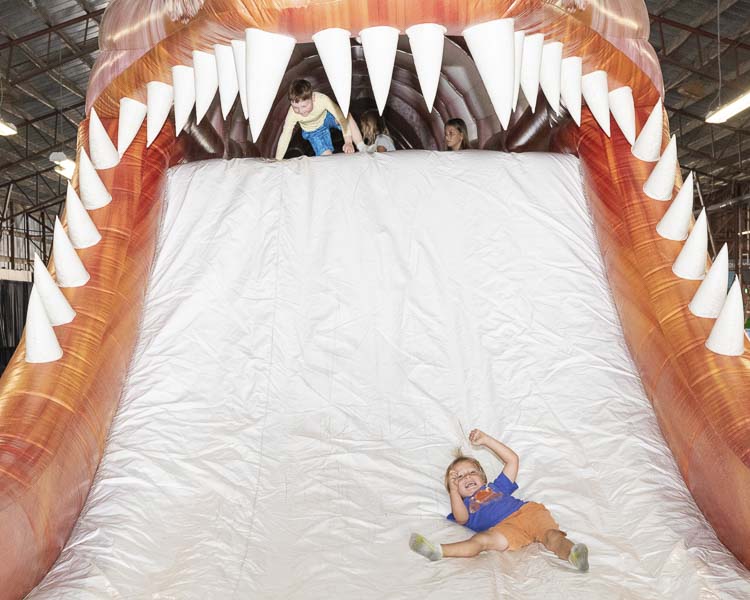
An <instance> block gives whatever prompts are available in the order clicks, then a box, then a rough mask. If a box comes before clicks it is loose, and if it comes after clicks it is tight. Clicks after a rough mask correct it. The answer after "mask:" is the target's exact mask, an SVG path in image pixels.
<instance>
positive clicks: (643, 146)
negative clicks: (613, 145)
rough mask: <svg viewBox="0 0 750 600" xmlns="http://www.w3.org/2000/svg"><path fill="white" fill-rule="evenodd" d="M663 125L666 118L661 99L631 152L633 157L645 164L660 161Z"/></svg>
mask: <svg viewBox="0 0 750 600" xmlns="http://www.w3.org/2000/svg"><path fill="white" fill-rule="evenodd" d="M663 124H664V117H663V116H662V108H661V98H659V100H657V101H656V105H655V106H654V108H653V110H652V111H651V114H650V115H649V116H648V119H647V120H646V124H645V125H644V126H643V129H641V132H640V133H639V134H638V137H637V138H636V140H635V144H633V147H632V148H631V150H630V151H631V152H632V153H633V156H635V157H636V158H639V159H641V160H642V161H644V162H656V161H657V160H659V155H660V154H661V139H662V128H663Z"/></svg>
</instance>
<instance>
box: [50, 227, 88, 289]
mask: <svg viewBox="0 0 750 600" xmlns="http://www.w3.org/2000/svg"><path fill="white" fill-rule="evenodd" d="M52 256H53V257H54V259H55V273H56V275H57V283H58V285H59V286H60V287H80V286H82V285H85V284H86V282H87V281H88V280H89V274H88V271H86V268H85V267H84V266H83V263H82V262H81V259H80V258H79V257H78V254H76V251H75V248H73V244H71V243H70V240H69V239H68V236H67V234H66V233H65V230H64V229H63V226H62V223H60V219H59V218H57V217H55V233H54V235H53V238H52Z"/></svg>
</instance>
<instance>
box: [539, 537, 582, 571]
mask: <svg viewBox="0 0 750 600" xmlns="http://www.w3.org/2000/svg"><path fill="white" fill-rule="evenodd" d="M542 544H544V547H545V548H547V550H550V551H552V552H554V553H555V554H556V555H557V557H558V558H561V559H562V560H566V561H568V562H569V563H570V564H572V565H573V566H574V567H575V568H576V569H578V570H579V571H588V570H589V549H588V547H587V546H586V544H573V542H571V541H570V540H569V539H568V538H567V535H566V534H565V532H564V531H560V530H559V529H549V530H547V532H546V533H545V534H544V538H543V539H542Z"/></svg>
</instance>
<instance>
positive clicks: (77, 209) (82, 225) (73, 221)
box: [65, 183, 102, 248]
mask: <svg viewBox="0 0 750 600" xmlns="http://www.w3.org/2000/svg"><path fill="white" fill-rule="evenodd" d="M65 214H66V215H67V217H68V233H69V234H70V241H71V243H72V244H73V247H74V248H89V247H90V246H94V245H96V244H98V243H99V240H101V239H102V236H101V234H100V233H99V231H98V230H97V228H96V225H94V222H93V221H92V220H91V217H90V216H89V213H88V212H86V209H85V208H84V207H83V204H82V203H81V199H80V198H79V197H78V194H76V191H75V188H74V187H73V186H72V185H71V184H70V183H68V191H67V194H66V199H65Z"/></svg>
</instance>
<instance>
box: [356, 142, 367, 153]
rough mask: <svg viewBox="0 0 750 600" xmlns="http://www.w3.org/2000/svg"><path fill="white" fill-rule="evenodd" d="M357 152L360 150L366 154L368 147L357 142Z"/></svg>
mask: <svg viewBox="0 0 750 600" xmlns="http://www.w3.org/2000/svg"><path fill="white" fill-rule="evenodd" d="M357 150H359V151H360V152H364V151H365V150H367V146H365V143H364V142H357Z"/></svg>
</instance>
